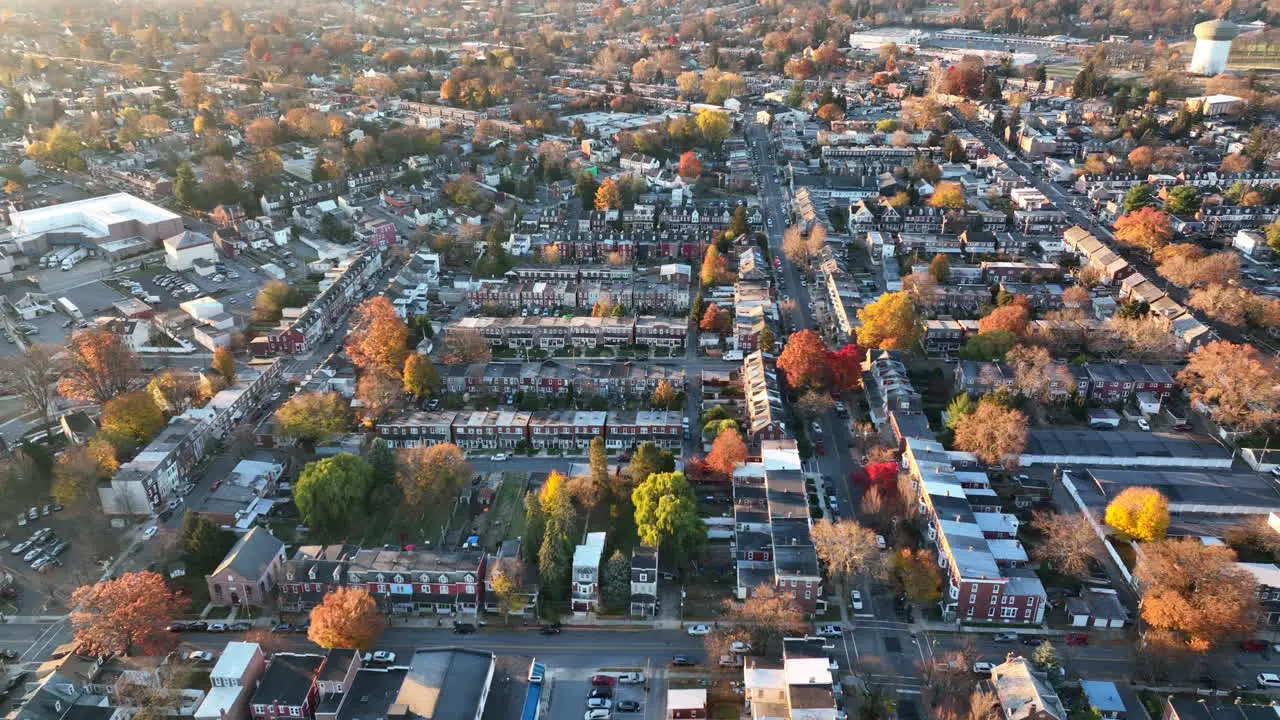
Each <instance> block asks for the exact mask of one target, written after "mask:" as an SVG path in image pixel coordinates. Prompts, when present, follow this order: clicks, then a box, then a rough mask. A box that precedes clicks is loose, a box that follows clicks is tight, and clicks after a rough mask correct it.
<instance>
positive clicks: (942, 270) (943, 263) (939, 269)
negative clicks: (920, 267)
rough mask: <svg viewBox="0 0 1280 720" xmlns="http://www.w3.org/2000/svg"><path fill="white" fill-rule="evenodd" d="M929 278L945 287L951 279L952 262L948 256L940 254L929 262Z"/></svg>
mask: <svg viewBox="0 0 1280 720" xmlns="http://www.w3.org/2000/svg"><path fill="white" fill-rule="evenodd" d="M929 277H931V278H933V281H934V282H936V283H938V284H939V285H945V284H946V283H947V281H949V280H950V279H951V261H950V260H948V259H947V256H946V255H943V254H942V253H938V254H937V255H934V256H933V260H930V261H929Z"/></svg>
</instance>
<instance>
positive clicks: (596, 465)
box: [587, 435, 609, 488]
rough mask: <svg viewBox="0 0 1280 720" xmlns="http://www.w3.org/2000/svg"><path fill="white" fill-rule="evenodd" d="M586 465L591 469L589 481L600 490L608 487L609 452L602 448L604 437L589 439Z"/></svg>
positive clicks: (598, 436)
mask: <svg viewBox="0 0 1280 720" xmlns="http://www.w3.org/2000/svg"><path fill="white" fill-rule="evenodd" d="M587 465H588V466H589V467H590V468H591V481H592V482H594V483H595V484H596V485H597V486H599V487H600V488H607V487H609V451H608V450H606V449H605V447H604V437H602V436H600V435H597V436H595V437H593V438H591V443H590V444H589V445H588V446H587Z"/></svg>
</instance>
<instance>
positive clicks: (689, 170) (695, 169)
mask: <svg viewBox="0 0 1280 720" xmlns="http://www.w3.org/2000/svg"><path fill="white" fill-rule="evenodd" d="M679 173H680V177H682V178H685V179H688V180H697V179H698V178H699V177H700V176H701V175H702V161H700V160H698V155H697V153H695V152H693V151H692V150H686V151H685V152H684V154H682V155H681V156H680V166H679Z"/></svg>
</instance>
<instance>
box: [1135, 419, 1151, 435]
mask: <svg viewBox="0 0 1280 720" xmlns="http://www.w3.org/2000/svg"><path fill="white" fill-rule="evenodd" d="M1138 429H1140V430H1145V431H1147V432H1151V423H1149V422H1147V419H1146V418H1138Z"/></svg>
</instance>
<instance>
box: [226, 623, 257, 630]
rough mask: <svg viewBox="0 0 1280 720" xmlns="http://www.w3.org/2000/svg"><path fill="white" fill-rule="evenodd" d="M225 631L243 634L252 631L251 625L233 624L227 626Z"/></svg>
mask: <svg viewBox="0 0 1280 720" xmlns="http://www.w3.org/2000/svg"><path fill="white" fill-rule="evenodd" d="M227 629H228V630H230V631H231V632H245V631H247V630H252V629H253V623H247V622H233V623H231V624H230V625H227Z"/></svg>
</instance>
